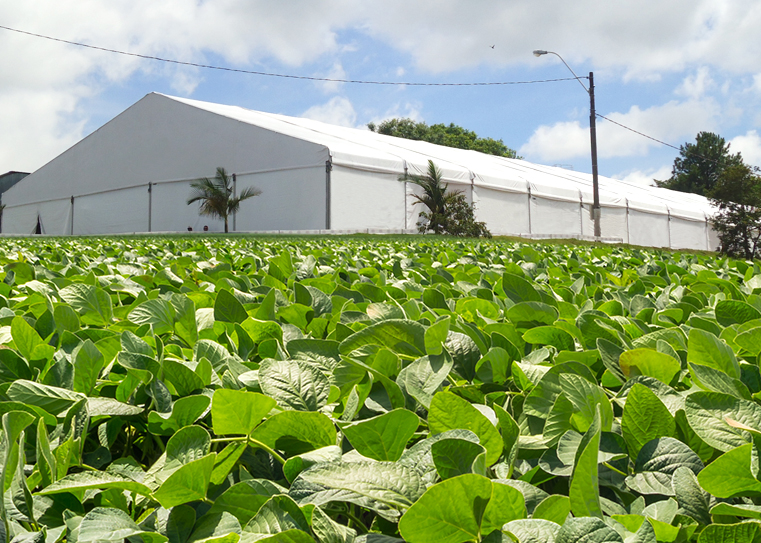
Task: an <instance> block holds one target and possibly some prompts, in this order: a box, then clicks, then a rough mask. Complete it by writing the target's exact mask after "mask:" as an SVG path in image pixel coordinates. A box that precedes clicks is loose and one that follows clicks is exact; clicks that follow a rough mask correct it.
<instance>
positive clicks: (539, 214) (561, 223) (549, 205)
mask: <svg viewBox="0 0 761 543" xmlns="http://www.w3.org/2000/svg"><path fill="white" fill-rule="evenodd" d="M531 234H542V235H564V236H578V235H581V205H580V202H579V201H578V200H576V201H575V202H567V201H560V200H548V199H546V198H537V197H536V196H532V197H531Z"/></svg>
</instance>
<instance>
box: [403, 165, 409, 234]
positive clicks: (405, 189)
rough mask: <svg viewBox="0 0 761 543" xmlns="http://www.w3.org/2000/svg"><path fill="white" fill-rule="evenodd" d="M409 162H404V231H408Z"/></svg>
mask: <svg viewBox="0 0 761 543" xmlns="http://www.w3.org/2000/svg"><path fill="white" fill-rule="evenodd" d="M407 228H409V227H408V224H407V161H406V160H405V161H404V229H405V230H407Z"/></svg>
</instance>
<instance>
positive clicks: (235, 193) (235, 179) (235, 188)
mask: <svg viewBox="0 0 761 543" xmlns="http://www.w3.org/2000/svg"><path fill="white" fill-rule="evenodd" d="M237 197H238V176H237V175H236V174H233V198H237ZM237 219H238V210H237V209H236V210H235V211H233V232H235V231H236V230H237V228H236V226H237V223H238V221H237Z"/></svg>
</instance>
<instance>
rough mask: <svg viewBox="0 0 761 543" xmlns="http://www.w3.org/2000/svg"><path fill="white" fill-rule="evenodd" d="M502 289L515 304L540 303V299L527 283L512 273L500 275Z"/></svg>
mask: <svg viewBox="0 0 761 543" xmlns="http://www.w3.org/2000/svg"><path fill="white" fill-rule="evenodd" d="M502 289H503V290H504V292H505V295H506V296H507V297H508V298H510V299H511V300H512V301H513V302H515V303H519V302H541V301H542V297H541V296H540V295H539V293H538V292H537V291H536V289H535V288H534V286H533V285H532V284H531V283H530V282H529V281H527V280H526V279H525V278H523V277H521V276H519V275H515V274H513V273H503V274H502Z"/></svg>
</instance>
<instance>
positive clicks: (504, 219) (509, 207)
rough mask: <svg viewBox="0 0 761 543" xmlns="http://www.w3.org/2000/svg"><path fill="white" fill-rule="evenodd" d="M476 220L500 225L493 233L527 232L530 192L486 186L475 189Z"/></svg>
mask: <svg viewBox="0 0 761 543" xmlns="http://www.w3.org/2000/svg"><path fill="white" fill-rule="evenodd" d="M474 194H475V200H476V201H475V204H476V213H475V215H476V220H479V221H483V222H485V223H486V224H489V225H499V227H498V228H493V229H492V231H491V233H492V234H495V235H498V234H527V233H528V231H529V210H528V194H520V193H517V192H505V191H500V190H494V189H487V188H484V187H476V188H475V191H474Z"/></svg>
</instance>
